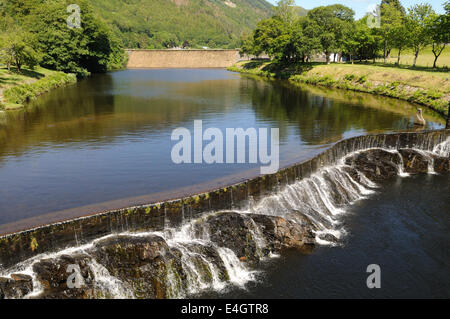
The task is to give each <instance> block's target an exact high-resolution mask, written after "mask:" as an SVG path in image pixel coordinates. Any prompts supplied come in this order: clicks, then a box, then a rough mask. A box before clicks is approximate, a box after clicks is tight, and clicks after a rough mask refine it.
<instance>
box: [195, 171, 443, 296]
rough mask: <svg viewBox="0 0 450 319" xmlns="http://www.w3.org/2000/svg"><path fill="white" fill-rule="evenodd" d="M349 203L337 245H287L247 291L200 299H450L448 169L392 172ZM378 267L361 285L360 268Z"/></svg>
mask: <svg viewBox="0 0 450 319" xmlns="http://www.w3.org/2000/svg"><path fill="white" fill-rule="evenodd" d="M381 186H382V187H381V188H379V189H378V190H377V193H376V194H373V195H370V197H369V198H368V199H364V200H361V201H358V202H356V203H355V204H354V205H352V206H350V207H349V208H348V210H347V212H346V215H345V216H344V218H343V220H342V222H343V225H344V227H345V228H346V229H347V231H348V235H347V236H346V237H345V240H344V243H343V245H342V246H338V247H329V246H319V247H317V248H316V249H315V250H314V251H313V252H312V253H311V254H310V255H302V254H301V253H299V252H298V251H295V250H294V251H287V252H285V253H284V254H282V255H281V256H280V257H279V258H276V259H272V260H270V261H269V262H266V264H264V265H263V267H262V270H263V272H261V275H260V276H259V280H258V281H257V282H252V283H250V284H248V285H247V287H246V289H239V288H236V287H234V288H232V289H231V290H229V291H227V292H224V293H206V294H204V295H202V296H200V297H203V298H212V297H220V298H446V299H448V298H450V278H449V275H448V265H449V264H450V244H449V231H450V219H449V218H448V214H449V212H450V197H449V196H448V194H450V174H449V173H446V174H443V175H417V176H410V177H405V178H402V177H397V178H394V179H393V180H390V181H387V182H385V183H383V184H382V185H381ZM371 264H377V265H379V266H380V269H381V277H380V279H381V281H380V282H381V288H380V289H368V288H367V285H366V280H367V277H368V276H369V275H370V273H367V272H366V270H367V266H368V265H371Z"/></svg>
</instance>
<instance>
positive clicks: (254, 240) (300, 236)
mask: <svg viewBox="0 0 450 319" xmlns="http://www.w3.org/2000/svg"><path fill="white" fill-rule="evenodd" d="M296 218H297V221H299V222H295V221H288V220H286V219H285V218H283V217H279V216H267V215H257V214H248V215H247V214H239V213H235V212H223V213H219V214H215V215H212V216H210V217H208V219H207V220H206V224H207V229H208V231H209V238H210V240H211V241H212V242H213V243H215V244H216V245H217V246H220V247H226V248H229V249H231V250H232V251H233V252H234V253H235V254H236V256H237V257H238V258H239V259H241V260H245V261H246V262H248V263H249V264H251V265H255V264H257V263H258V262H259V261H260V259H261V258H262V257H264V256H267V255H268V254H269V253H270V252H279V251H280V250H282V249H285V248H305V246H311V245H314V235H313V233H312V230H313V229H314V227H313V225H312V224H311V223H310V222H309V220H308V219H307V218H306V217H304V216H302V215H301V214H298V216H296Z"/></svg>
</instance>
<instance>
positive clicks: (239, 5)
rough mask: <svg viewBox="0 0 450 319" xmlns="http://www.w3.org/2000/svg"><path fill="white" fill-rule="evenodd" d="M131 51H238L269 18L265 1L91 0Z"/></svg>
mask: <svg viewBox="0 0 450 319" xmlns="http://www.w3.org/2000/svg"><path fill="white" fill-rule="evenodd" d="M90 2H91V5H92V6H93V8H94V11H95V12H96V13H97V14H99V15H100V16H101V17H102V18H103V19H104V20H105V21H106V22H107V23H108V24H109V25H110V27H111V28H112V30H113V32H114V33H115V34H116V35H117V36H118V37H119V38H120V39H122V41H123V44H124V46H125V47H128V48H143V49H152V48H167V47H174V46H183V44H185V45H187V46H189V47H202V46H207V47H210V48H234V47H237V46H239V38H240V36H241V34H242V33H249V32H250V31H251V30H252V29H253V28H254V27H255V25H256V23H257V22H258V21H259V20H261V19H265V18H267V17H269V16H270V15H271V12H272V5H271V4H269V3H268V2H266V1H265V0H90Z"/></svg>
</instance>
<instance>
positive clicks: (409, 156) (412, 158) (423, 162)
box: [399, 149, 432, 174]
mask: <svg viewBox="0 0 450 319" xmlns="http://www.w3.org/2000/svg"><path fill="white" fill-rule="evenodd" d="M399 153H400V155H401V156H402V158H403V163H404V168H403V169H404V171H405V172H407V173H412V174H417V173H427V172H428V165H429V163H430V161H431V160H432V156H431V155H430V156H426V155H424V154H423V153H421V152H418V151H416V150H413V149H401V150H399Z"/></svg>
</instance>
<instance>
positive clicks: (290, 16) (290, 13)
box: [241, 0, 450, 67]
mask: <svg viewBox="0 0 450 319" xmlns="http://www.w3.org/2000/svg"><path fill="white" fill-rule="evenodd" d="M294 8H295V7H294V1H293V0H280V1H279V2H278V6H277V7H276V8H275V14H274V15H273V16H272V17H271V18H269V19H266V20H262V21H260V22H259V23H258V25H257V27H256V29H255V30H254V31H253V32H252V33H251V34H250V35H248V36H245V37H244V38H243V39H242V45H241V53H242V54H249V55H255V56H259V55H261V54H262V53H263V52H264V53H266V54H268V55H269V56H270V57H271V58H272V59H273V60H274V61H275V62H277V63H280V64H289V63H297V62H305V61H307V60H308V59H310V58H311V56H313V55H315V54H319V53H323V54H325V57H326V62H327V63H330V62H331V59H330V57H331V55H332V54H333V53H335V54H338V56H346V57H348V58H349V60H351V61H352V62H353V60H354V59H359V60H369V59H373V60H374V61H375V58H376V57H378V56H380V55H382V56H384V59H385V61H386V59H387V58H388V57H389V55H390V54H391V52H392V49H394V48H395V49H397V51H398V56H397V64H399V63H400V57H401V54H402V52H404V50H406V49H412V50H413V52H414V62H413V66H415V65H416V62H417V57H418V56H419V54H420V53H421V51H422V50H423V49H424V48H425V47H427V46H431V48H432V52H433V54H434V56H435V59H434V64H433V67H436V62H437V60H438V58H439V56H440V55H441V54H442V52H443V50H444V49H445V47H446V45H447V44H448V43H449V42H450V40H449V33H450V22H449V21H450V18H449V17H450V4H449V2H446V3H444V8H445V13H444V14H441V15H440V14H437V13H436V12H435V11H434V10H433V9H432V7H431V5H429V4H418V5H414V6H412V7H410V8H408V10H405V8H404V7H403V6H402V5H401V3H400V1H399V0H382V2H381V5H380V10H379V12H378V14H375V15H378V16H379V17H380V23H379V24H376V23H375V21H374V18H375V15H369V14H368V15H366V16H365V17H363V18H362V19H360V20H356V21H355V19H354V12H353V10H352V9H350V8H348V7H346V6H343V5H339V4H336V5H330V6H322V7H317V8H315V9H312V10H310V11H308V14H307V15H306V16H305V17H299V16H297V15H295V12H294ZM369 19H370V20H369Z"/></svg>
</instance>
